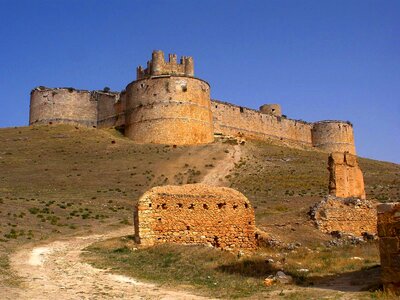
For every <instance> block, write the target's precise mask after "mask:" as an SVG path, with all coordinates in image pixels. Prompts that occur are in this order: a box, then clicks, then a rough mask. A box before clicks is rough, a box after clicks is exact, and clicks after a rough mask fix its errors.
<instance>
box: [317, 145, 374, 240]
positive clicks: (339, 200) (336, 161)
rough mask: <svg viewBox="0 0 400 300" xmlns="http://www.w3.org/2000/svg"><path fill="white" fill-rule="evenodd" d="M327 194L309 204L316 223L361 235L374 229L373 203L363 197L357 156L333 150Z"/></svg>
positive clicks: (327, 231)
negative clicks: (312, 204)
mask: <svg viewBox="0 0 400 300" xmlns="http://www.w3.org/2000/svg"><path fill="white" fill-rule="evenodd" d="M328 170H329V196H328V197H325V198H324V199H323V200H322V201H321V202H319V203H317V204H316V205H315V206H314V207H312V208H311V211H310V214H311V217H312V219H313V220H314V221H315V223H316V225H317V227H318V228H319V229H320V230H321V231H323V232H326V233H331V232H334V231H340V232H345V233H350V234H354V235H357V236H362V235H363V234H365V233H368V234H375V233H376V231H377V229H376V228H377V225H376V224H377V217H376V205H377V204H376V203H375V202H374V201H368V200H366V197H365V190H364V178H363V174H362V172H361V169H360V167H359V166H358V162H357V157H356V156H355V155H353V154H350V153H348V152H334V153H331V154H330V155H329V158H328Z"/></svg>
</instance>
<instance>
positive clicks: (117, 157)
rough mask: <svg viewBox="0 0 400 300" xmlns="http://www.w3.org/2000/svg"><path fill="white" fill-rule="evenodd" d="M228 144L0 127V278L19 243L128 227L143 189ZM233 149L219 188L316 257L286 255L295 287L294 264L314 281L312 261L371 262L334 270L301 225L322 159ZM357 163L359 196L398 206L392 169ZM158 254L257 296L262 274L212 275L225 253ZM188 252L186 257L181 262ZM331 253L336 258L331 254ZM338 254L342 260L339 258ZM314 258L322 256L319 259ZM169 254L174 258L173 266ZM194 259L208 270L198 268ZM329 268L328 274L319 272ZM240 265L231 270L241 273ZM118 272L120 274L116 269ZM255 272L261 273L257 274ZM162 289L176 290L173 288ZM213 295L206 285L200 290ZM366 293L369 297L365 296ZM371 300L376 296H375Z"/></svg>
mask: <svg viewBox="0 0 400 300" xmlns="http://www.w3.org/2000/svg"><path fill="white" fill-rule="evenodd" d="M232 147H233V145H230V144H227V143H220V142H216V143H214V144H211V145H202V146H195V147H177V148H174V147H168V146H162V145H135V144H134V143H132V142H131V141H130V140H128V139H126V138H125V137H123V136H121V135H120V134H119V133H118V132H117V131H115V130H97V129H87V128H75V127H73V126H67V125H65V126H39V127H20V128H5V129H0V169H1V174H0V220H1V222H0V246H1V248H0V249H2V250H0V263H1V267H2V268H0V269H1V270H2V271H1V272H0V279H4V278H6V277H8V278H10V277H9V275H11V273H10V271H9V270H8V263H7V254H8V253H9V252H10V251H14V249H16V248H17V247H18V246H19V245H21V244H24V243H31V242H38V241H41V240H45V239H55V238H58V237H60V236H66V235H75V234H78V233H80V234H84V233H86V232H90V231H98V232H101V231H104V230H107V228H109V227H110V226H113V227H115V226H119V225H121V224H130V223H132V208H133V205H134V204H135V201H137V199H138V198H139V197H140V195H141V194H142V193H144V192H145V191H146V190H147V189H149V188H150V187H152V186H156V185H165V184H184V183H194V182H199V181H200V180H201V179H202V177H203V176H204V175H205V174H206V173H207V172H208V170H210V169H212V168H213V166H216V165H217V164H218V162H219V161H220V160H221V159H223V158H224V157H225V155H227V153H233V150H232ZM241 149H242V150H243V153H244V154H243V156H242V159H241V161H240V162H239V163H238V164H237V165H236V167H235V168H234V169H233V170H231V173H230V174H229V175H228V176H227V178H226V179H227V180H226V181H227V183H228V184H229V185H230V186H231V187H233V188H235V189H238V190H239V191H241V192H243V193H244V194H245V195H246V196H247V197H248V198H249V199H250V201H251V202H252V204H253V206H254V207H255V212H256V222H257V225H258V226H259V227H261V228H262V229H264V230H266V231H267V232H268V233H270V234H271V235H272V236H274V237H276V238H277V239H279V240H281V241H283V242H286V243H294V242H300V243H301V244H302V247H303V248H304V247H305V246H307V247H308V248H311V249H313V251H315V250H317V251H320V252H319V254H318V253H317V252H313V253H303V250H304V249H305V248H304V249H303V250H301V249H300V250H299V252H298V253H297V254H296V253H293V252H292V253H291V254H290V255H287V256H286V257H285V259H286V260H287V261H286V262H285V264H286V265H285V268H287V270H288V272H291V273H293V274H294V275H295V276H296V278H297V279H298V280H300V281H301V280H303V283H304V282H307V280H309V279H310V278H308V279H307V278H304V276H303V275H302V276H300V274H296V270H297V269H296V264H297V263H298V262H302V263H306V264H307V265H309V267H305V268H309V269H310V270H312V271H311V272H310V274H314V273H315V274H316V275H315V276H316V277H318V276H320V275H318V274H320V272H321V271H320V270H318V265H317V263H315V264H314V261H322V262H323V263H324V264H323V266H324V268H327V270H330V272H331V273H335V272H342V271H343V272H352V270H347V271H346V270H345V266H347V267H349V266H350V267H351V268H354V270H360V268H361V269H362V268H364V267H368V266H369V265H370V264H373V263H374V262H375V261H376V254H374V255H375V258H373V257H374V255H373V254H372V252H371V255H370V256H368V257H370V258H368V260H369V261H368V262H367V263H366V261H367V260H364V261H362V262H349V264H348V261H347V260H346V259H345V258H344V259H343V264H338V265H337V268H338V269H334V267H335V266H336V265H335V264H332V262H334V260H332V258H333V257H335V256H334V252H329V251H331V250H326V249H324V248H323V247H322V246H321V243H323V242H325V241H327V240H328V239H330V237H329V236H327V235H325V234H322V233H320V232H319V231H317V230H316V229H315V228H314V226H313V224H312V223H310V221H309V220H308V216H307V212H308V209H309V207H310V206H311V205H312V204H314V203H315V202H317V201H319V200H320V199H321V197H323V196H324V195H326V193H327V181H328V172H327V170H326V165H327V155H326V154H324V153H320V152H311V151H301V150H296V149H289V148H285V147H280V146H277V145H271V144H267V143H262V142H257V141H247V142H246V144H245V145H243V146H241ZM359 161H360V165H361V168H362V169H363V171H364V175H365V182H366V190H367V197H368V198H369V199H372V198H376V199H378V200H381V201H389V200H394V199H398V197H399V195H400V184H399V183H400V166H399V165H396V164H391V163H386V162H379V161H373V160H369V159H360V160H359ZM310 237H312V238H310ZM114 246H115V245H114ZM118 247H119V248H121V247H120V246H118V245H117V246H115V247H114V248H116V249H118ZM165 247H166V248H162V249H164V250H162V251H164V252H165V253H167V252H168V251H172V252H171V253H175V252H176V251H178V252H177V253H181V252H182V253H183V254H179V255H178V254H176V255H175V254H173V255H172V254H171V255H172V258H171V259H172V260H171V262H170V263H169V267H168V268H172V269H173V268H175V269H184V268H183V267H181V266H183V265H185V263H186V262H185V257H186V255H187V256H188V258H187V261H188V262H190V263H193V264H194V265H195V266H196V268H191V269H190V270H192V272H194V274H196V272H208V271H207V270H210V268H211V269H212V270H213V272H216V273H215V274H217V275H216V276H222V277H218V278H220V279H219V280H221V282H223V281H224V280H225V279H224V278H226V276H228V277H229V276H231V277H229V278H233V279H232V280H233V281H232V282H236V283H237V287H231V288H227V289H233V291H232V292H227V291H222V292H221V291H217V292H216V294H215V295H231V296H232V297H235V295H241V296H243V295H249V294H251V293H252V290H253V289H255V291H256V294H257V293H258V291H261V290H260V289H262V287H261V286H260V281H259V280H260V279H261V277H262V276H264V275H265V274H264V273H263V274H261V273H260V274H259V277H258V278H257V279H254V278H256V277H254V276H247V275H246V277H245V278H246V280H245V282H242V281H243V276H242V275H238V274H234V273H235V272H231V273H229V274H228V273H227V272H223V271H222V269H218V268H215V266H216V265H219V266H221V265H224V264H225V265H227V264H228V265H229V262H232V263H234V262H235V261H236V260H237V258H236V257H230V258H228V256H227V255H228V254H225V253H221V252H214V251H211V250H209V249H203V248H201V247H200V248H196V247H195V248H190V251H188V250H185V249H186V248H184V249H183V248H182V249H180V248H179V249H178V248H171V249H170V248H168V246H165ZM321 247H322V248H321ZM318 248H321V249H320V250H318ZM154 249H158V250H160V249H161V248H154ZM356 249H358V248H356ZM114 250H115V249H114ZM96 251H97V250H96ZM98 251H99V252H102V251H103V250H101V249H99V250H98ZM110 251H111V252H112V251H113V250H110ZM146 251H147V252H148V251H150V250H140V251H138V252H135V253H134V254H132V253H131V252H129V253H124V252H122V254H124V255H128V256H129V255H137V254H136V253H142V254H141V255H144V257H153V256H154V259H156V260H157V259H158V258H157V257H156V256H157V253H155V252H153V253H151V251H150V252H149V253H147V252H146ZM160 251H161V250H160ZM174 251H175V252H174ZM193 251H194V252H193ZM203 251H206V252H207V253H206V252H203ZM340 251H341V250H340ZM340 251H339V254H340ZM346 251H347V250H346ZM351 251H356V250H351ZM357 251H358V250H357ZM371 251H372V250H371ZM188 252H189V253H188ZM191 252H193V253H194V254H195V255H194V256H192V257H191V258H190V259H189V257H190V255H191ZM104 253H108V252H104ZM185 253H186V254H185ZM196 253H197V254H196ZM117 254H118V252H117ZM117 254H113V255H117ZM270 254H271V255H272V253H268V251H264V253H261V254H260V253H258V254H257V255H258V256H257V255H256V256H255V257H254V258H251V259H250V261H253V262H257V259H258V258H260V257H261V258H262V259H263V256H265V255H270ZM317 254H318V255H317ZM339 254H338V256H337V257H341V256H340V255H339ZM342 254H343V257H346V255H345V253H342ZM110 255H111V254H110ZM296 255H297V256H296ZM324 255H325V256H327V257H328V258H326V259H325V260H324V258H323V257H324ZM335 255H336V254H335ZM352 255H353V254H352ZM360 255H361V254H360ZM360 255H357V254H354V256H360ZM202 256H204V259H205V258H207V257H214V256H216V257H218V258H215V259H216V260H217V261H218V263H214V264H212V263H211V262H208V263H207V262H205V261H204V259H203V258H202ZM111 257H113V256H112V255H111V256H110V258H111ZM167 257H168V255H167ZM174 257H179V259H178V260H174V259H175V258H174ZM257 257H258V258H257ZM329 257H331V258H330V259H329ZM99 258H100V254H99ZM102 259H103V258H102ZM165 259H167V258H165ZM210 259H211V258H210ZM213 259H214V258H213ZM167 260H168V259H167ZM196 260H198V261H196ZM110 261H111V260H110ZM110 261H109V262H108V263H110ZM278 261H279V260H278ZM203 262H204V263H205V265H206V266H207V268H208V269H207V268H206V269H202V267H201V264H202V263H203ZM118 263H120V262H118ZM147 263H150V265H149V266H151V262H150V261H149V260H144V261H143V266H142V267H143V268H144V269H145V268H146V267H145V266H144V265H145V264H147ZM329 263H331V267H329V268H331V269H329V268H328V267H327V266H328V264H329ZM243 264H247V263H244V262H243ZM243 264H242V265H240V264H239V265H238V266H237V267H233V269H236V268H238V269H241V268H245V267H244V265H243ZM248 264H249V265H247V268H248V266H251V268H255V270H259V269H258V268H259V267H255V265H254V264H253V265H252V263H248ZM132 266H134V265H132ZM262 266H263V267H264V265H262ZM120 268H121V270H123V269H124V268H123V267H122V265H120ZM149 268H150V267H149ZM199 268H200V269H199ZM226 268H228V267H226ZM132 269H133V267H132ZM138 270H141V269H140V268H139V269H138ZM201 270H203V271H201ZM265 270H268V268H267V269H262V270H261V271H263V272H264V271H265ZM242 271H243V270H242ZM242 271H241V272H242ZM261 271H260V272H261ZM132 272H133V271H132ZM257 272H258V271H257ZM242 273H243V272H242ZM143 274H145V272H143ZM140 276H141V275H140V274H138V277H140ZM143 276H144V275H143ZM236 276H238V277H236ZM309 276H310V275H307V277H309ZM313 276H314V275H313ZM321 276H325V275H321ZM172 277H173V276H172ZM172 277H171V278H172ZM221 278H222V279H221ZM235 278H236V279H235ZM167 279H168V280H169V278H167V277H165V278H164V279H162V278H161V277H160V278H159V279H157V278H154V280H158V281H161V282H163V280H165V281H164V282H166V280H167ZM235 280H236V281H235ZM241 280H242V281H241ZM312 280H314V279H312ZM315 280H317V278H316V279H315ZM192 281H193V280H192ZM171 282H172V283H174V282H175V283H176V284H182V283H179V281H171ZM183 284H186V283H183ZM196 284H197V283H195V285H196ZM202 284H205V285H206V286H207V280H206V281H204V282H201V285H202ZM242 285H243V290H241V289H242V287H241V286H242ZM213 289H214V287H213V286H211V287H210V290H211V291H213ZM214 291H216V290H215V289H214ZM218 293H220V294H218ZM229 293H232V294H229ZM260 293H261V294H262V292H260ZM298 293H300V294H301V293H303V291H297V290H296V291H295V292H293V293H292V292H291V293H285V295H281V296H280V297H283V298H287V297H289V298H290V297H294V298H290V299H297V298H295V297H297V296H296V295H297V294H298ZM307 293H309V292H308V291H307ZM262 295H264V294H262ZM268 295H276V294H274V293H273V291H268V293H267V294H265V295H264V296H266V297H267V296H268ZM308 295H311V294H308ZM368 295H369V296H371V297H372V296H374V295H375V294H368ZM376 295H377V296H376V297H380V296H379V294H376ZM374 297H375V296H374ZM299 299H300V298H299ZM301 299H303V298H301Z"/></svg>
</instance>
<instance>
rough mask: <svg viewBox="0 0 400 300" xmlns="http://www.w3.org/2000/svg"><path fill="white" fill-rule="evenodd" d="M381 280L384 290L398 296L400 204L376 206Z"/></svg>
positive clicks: (399, 277) (399, 294)
mask: <svg viewBox="0 0 400 300" xmlns="http://www.w3.org/2000/svg"><path fill="white" fill-rule="evenodd" d="M378 236H379V252H380V256H381V279H382V283H383V286H384V289H385V290H386V291H388V292H391V293H393V294H396V295H397V296H400V203H399V202H397V203H385V204H380V205H378Z"/></svg>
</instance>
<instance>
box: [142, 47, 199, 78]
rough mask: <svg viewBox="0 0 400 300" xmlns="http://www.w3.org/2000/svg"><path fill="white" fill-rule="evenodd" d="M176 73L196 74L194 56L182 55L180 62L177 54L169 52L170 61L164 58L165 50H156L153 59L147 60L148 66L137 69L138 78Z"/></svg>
mask: <svg viewBox="0 0 400 300" xmlns="http://www.w3.org/2000/svg"><path fill="white" fill-rule="evenodd" d="M161 75H175V76H189V77H193V76H194V62H193V57H190V56H182V57H181V59H180V62H179V63H178V60H177V55H176V54H169V55H168V61H165V59H164V52H162V51H161V50H154V51H153V53H152V55H151V60H150V61H148V62H147V68H146V69H143V67H142V66H139V67H137V69H136V79H137V80H139V79H144V78H149V77H152V76H161Z"/></svg>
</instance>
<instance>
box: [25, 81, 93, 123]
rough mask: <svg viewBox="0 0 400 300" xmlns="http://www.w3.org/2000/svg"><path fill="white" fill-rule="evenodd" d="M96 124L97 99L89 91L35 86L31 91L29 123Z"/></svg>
mask: <svg viewBox="0 0 400 300" xmlns="http://www.w3.org/2000/svg"><path fill="white" fill-rule="evenodd" d="M49 123H69V124H81V125H86V126H97V100H96V98H95V97H93V95H92V93H91V92H90V91H85V90H75V89H72V88H58V89H48V88H44V87H43V88H42V87H39V88H36V89H33V90H32V91H31V103H30V112H29V124H31V125H32V124H49Z"/></svg>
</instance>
